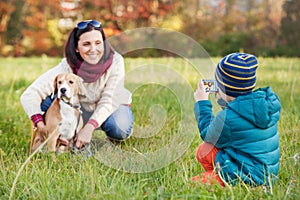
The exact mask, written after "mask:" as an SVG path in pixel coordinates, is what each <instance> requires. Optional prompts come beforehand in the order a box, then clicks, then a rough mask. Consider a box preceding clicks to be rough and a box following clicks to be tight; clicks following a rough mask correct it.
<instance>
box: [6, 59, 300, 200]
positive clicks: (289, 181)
mask: <svg viewBox="0 0 300 200" xmlns="http://www.w3.org/2000/svg"><path fill="white" fill-rule="evenodd" d="M59 61H60V59H59V58H49V57H42V58H0V78H1V82H0V86H1V91H0V106H1V109H0V176H1V181H0V199H9V198H10V197H11V199H299V198H300V190H299V188H300V187H299V186H300V167H299V166H300V163H299V162H300V161H299V159H300V155H299V153H300V145H299V144H300V134H299V133H300V117H299V116H300V89H299V86H300V84H299V83H300V78H299V77H300V59H297V58H289V59H288V58H259V61H260V66H259V68H258V72H257V87H265V86H267V85H270V86H271V87H272V89H273V90H274V91H275V92H276V93H277V94H278V96H279V97H280V100H281V103H282V111H281V119H280V122H279V132H280V149H281V159H280V160H281V169H280V173H279V179H278V181H277V183H276V184H275V185H272V187H271V188H264V187H255V188H251V187H249V186H247V185H243V184H238V185H236V186H235V187H226V188H221V187H220V186H218V185H212V186H209V185H205V184H200V183H192V182H191V181H190V178H191V177H192V176H195V175H197V174H199V173H201V172H203V169H202V167H201V166H200V164H198V162H197V161H196V158H195V150H196V148H197V146H198V145H199V144H200V143H201V139H200V137H199V134H198V132H197V128H196V124H195V120H194V114H193V112H192V111H193V103H194V102H193V90H194V89H195V88H196V84H197V81H198V80H199V78H200V75H199V72H198V71H197V69H195V68H193V67H192V66H191V65H190V64H189V63H187V62H186V61H185V60H183V59H180V58H155V59H154V58H153V59H152V58H151V59H150V58H148V59H146V58H139V59H133V58H127V59H125V65H126V72H127V77H128V78H126V87H127V88H129V89H130V90H131V91H132V92H133V104H132V109H133V113H134V116H135V127H134V133H133V136H132V137H131V138H130V139H129V140H127V141H126V142H124V143H122V144H121V145H119V146H114V145H110V144H106V143H103V139H104V137H105V135H104V133H102V132H100V131H96V132H95V133H94V140H93V141H94V142H95V144H101V142H102V143H103V144H102V145H99V147H97V148H96V150H97V152H96V153H95V156H94V157H92V158H89V159H86V158H85V157H82V156H79V155H73V154H63V155H59V156H56V160H55V161H54V160H53V159H52V156H51V155H49V154H38V155H35V156H33V157H32V158H31V160H30V161H29V162H28V163H26V165H24V162H25V161H26V159H27V158H28V156H29V154H28V151H29V140H30V129H31V122H30V120H29V119H28V117H27V116H26V114H25V112H24V110H23V108H22V107H21V105H20V101H19V99H20V95H21V94H22V92H23V91H24V90H25V89H26V87H28V85H29V84H30V83H31V82H32V81H33V80H34V79H35V78H37V77H38V76H39V75H40V74H41V73H43V72H45V71H46V70H48V69H50V68H51V67H53V66H55V65H56V64H57V63H58V62H59ZM213 61H214V62H217V61H218V58H213ZM149 66H150V67H149ZM153 71H155V73H153ZM258 109H259V108H258ZM216 111H217V110H216ZM22 166H24V168H23V169H22V170H21V171H19V170H20V169H21V167H22ZM18 172H20V176H19V177H17V179H16V176H17V174H18ZM15 180H16V184H15V185H14V186H13V183H14V181H15Z"/></svg>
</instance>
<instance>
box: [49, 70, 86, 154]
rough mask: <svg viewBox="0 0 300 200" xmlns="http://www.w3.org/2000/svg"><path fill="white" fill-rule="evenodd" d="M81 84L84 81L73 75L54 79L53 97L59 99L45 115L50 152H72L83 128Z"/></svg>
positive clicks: (69, 74)
mask: <svg viewBox="0 0 300 200" xmlns="http://www.w3.org/2000/svg"><path fill="white" fill-rule="evenodd" d="M81 83H82V79H81V78H80V77H78V76H76V75H75V74H71V73H62V74H58V75H57V76H56V77H55V79H54V93H53V95H55V94H57V98H56V99H55V100H54V101H53V102H52V104H51V106H50V107H49V109H48V110H47V112H46V115H45V125H46V130H47V133H46V137H50V138H49V139H48V142H47V143H48V151H49V152H56V153H60V152H65V151H68V150H70V149H71V148H72V147H73V144H74V138H75V136H76V133H78V132H79V130H80V129H81V128H82V126H83V120H82V116H81V110H80V104H79V97H78V94H79V91H80V85H81Z"/></svg>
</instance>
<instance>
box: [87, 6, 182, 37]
mask: <svg viewBox="0 0 300 200" xmlns="http://www.w3.org/2000/svg"><path fill="white" fill-rule="evenodd" d="M178 5H179V0H147V1H140V0H86V1H83V2H82V7H83V8H84V9H85V12H84V13H83V15H84V18H86V19H89V18H96V19H99V20H100V21H102V22H104V23H105V26H104V27H105V29H106V33H107V35H108V36H109V35H113V34H116V33H118V32H120V31H122V30H126V29H132V28H137V27H149V26H151V27H158V26H160V25H161V24H162V23H163V22H164V20H165V19H166V17H167V16H171V15H172V14H174V13H175V12H176V8H177V7H178Z"/></svg>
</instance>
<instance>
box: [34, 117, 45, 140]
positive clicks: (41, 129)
mask: <svg viewBox="0 0 300 200" xmlns="http://www.w3.org/2000/svg"><path fill="white" fill-rule="evenodd" d="M36 128H37V136H36V137H40V139H41V140H42V141H44V139H45V138H46V136H47V129H46V125H45V123H44V122H43V121H40V122H38V123H37V124H36Z"/></svg>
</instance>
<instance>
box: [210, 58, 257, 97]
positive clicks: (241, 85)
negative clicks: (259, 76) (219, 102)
mask: <svg viewBox="0 0 300 200" xmlns="http://www.w3.org/2000/svg"><path fill="white" fill-rule="evenodd" d="M257 67H258V62H257V59H256V57H255V56H254V55H251V54H246V53H232V54H229V55H227V56H225V57H224V58H223V59H222V60H221V61H220V62H219V64H218V65H217V69H216V72H215V79H216V81H217V84H218V88H219V89H220V90H221V91H222V92H224V93H225V94H226V95H229V96H232V97H237V96H240V95H246V94H249V93H251V92H252V89H253V88H254V87H255V84H256V75H255V73H256V69H257Z"/></svg>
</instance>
